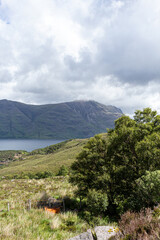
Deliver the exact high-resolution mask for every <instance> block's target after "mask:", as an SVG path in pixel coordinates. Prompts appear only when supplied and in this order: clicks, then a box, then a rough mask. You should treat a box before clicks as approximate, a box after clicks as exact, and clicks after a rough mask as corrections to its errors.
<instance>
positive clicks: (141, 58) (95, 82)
mask: <svg viewBox="0 0 160 240" xmlns="http://www.w3.org/2000/svg"><path fill="white" fill-rule="evenodd" d="M0 99H10V100H16V101H21V102H24V103H33V104H46V103H57V102H64V101H73V100H80V99H83V100H90V99H93V100H95V101H98V102H101V103H104V104H106V105H115V106H117V107H120V108H121V109H122V110H123V112H124V113H127V114H133V112H134V111H135V110H136V109H142V108H144V107H148V106H149V107H152V108H153V109H156V110H158V112H159V113H160V0H87V1H86V0H0Z"/></svg>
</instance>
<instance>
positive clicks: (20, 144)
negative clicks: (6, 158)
mask: <svg viewBox="0 0 160 240" xmlns="http://www.w3.org/2000/svg"><path fill="white" fill-rule="evenodd" d="M62 141H65V140H55V139H0V151H3V150H25V151H27V152H31V151H33V150H35V149H38V148H44V147H47V146H50V145H53V144H56V143H59V142H62Z"/></svg>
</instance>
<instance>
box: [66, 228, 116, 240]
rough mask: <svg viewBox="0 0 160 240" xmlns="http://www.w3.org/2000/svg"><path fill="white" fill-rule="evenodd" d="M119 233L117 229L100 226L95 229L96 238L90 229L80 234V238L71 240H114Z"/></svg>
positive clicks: (71, 239)
mask: <svg viewBox="0 0 160 240" xmlns="http://www.w3.org/2000/svg"><path fill="white" fill-rule="evenodd" d="M116 233H117V229H116V228H114V227H111V226H99V227H95V228H94V234H95V237H93V234H92V232H91V230H90V229H89V230H88V231H87V232H85V233H82V234H80V235H79V236H76V237H73V238H70V239H69V240H94V239H96V240H109V239H112V240H114V236H115V235H116Z"/></svg>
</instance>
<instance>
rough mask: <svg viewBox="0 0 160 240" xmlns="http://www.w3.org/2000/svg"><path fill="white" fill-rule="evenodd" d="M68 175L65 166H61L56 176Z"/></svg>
mask: <svg viewBox="0 0 160 240" xmlns="http://www.w3.org/2000/svg"><path fill="white" fill-rule="evenodd" d="M68 173H69V170H68V168H67V167H66V166H64V165H62V166H61V167H60V169H59V172H58V174H57V176H66V175H68Z"/></svg>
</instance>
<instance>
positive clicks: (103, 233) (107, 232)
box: [94, 226, 116, 240]
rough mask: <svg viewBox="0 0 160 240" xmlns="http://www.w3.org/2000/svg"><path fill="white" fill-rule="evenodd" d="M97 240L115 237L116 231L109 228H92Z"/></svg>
mask: <svg viewBox="0 0 160 240" xmlns="http://www.w3.org/2000/svg"><path fill="white" fill-rule="evenodd" d="M94 231H95V234H96V236H97V240H109V239H110V238H111V237H114V236H115V235H116V231H115V229H114V228H113V227H111V226H99V227H95V228H94Z"/></svg>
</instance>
